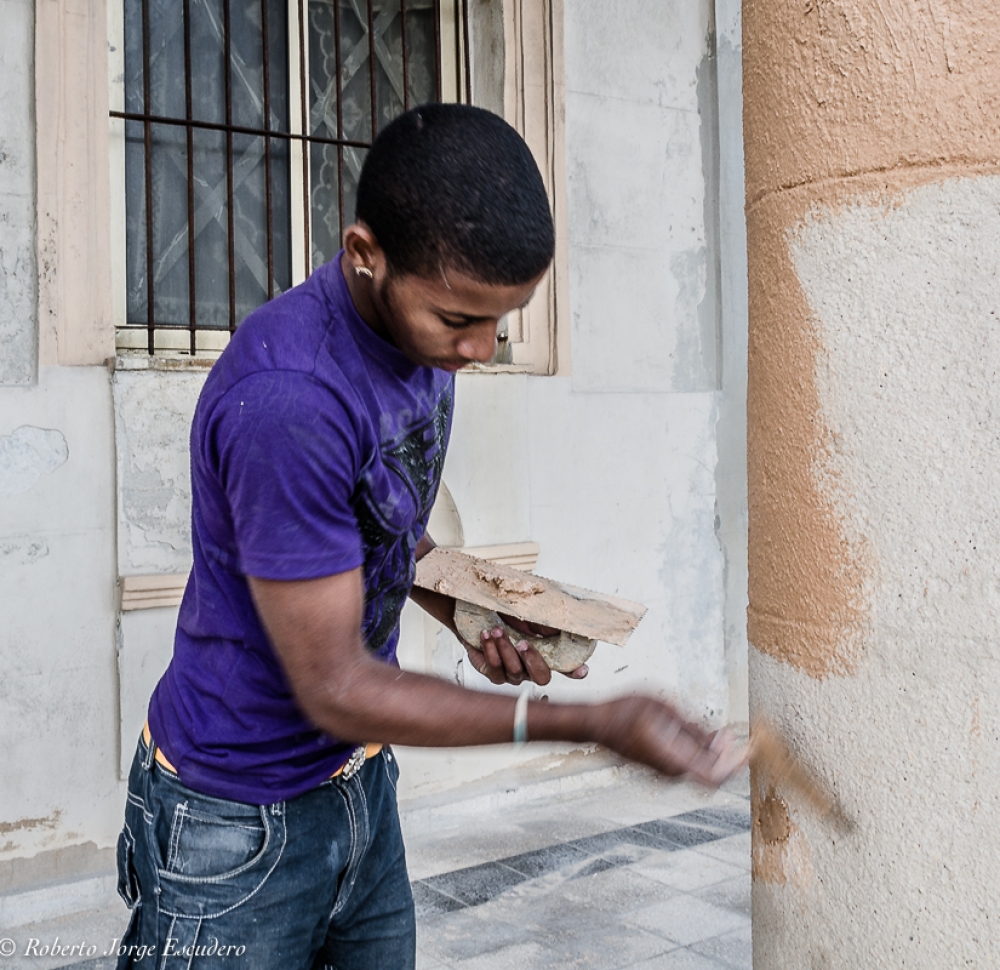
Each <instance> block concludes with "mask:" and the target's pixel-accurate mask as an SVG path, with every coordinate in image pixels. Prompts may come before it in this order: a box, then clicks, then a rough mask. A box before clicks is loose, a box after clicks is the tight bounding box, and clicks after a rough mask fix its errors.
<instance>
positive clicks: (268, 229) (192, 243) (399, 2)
mask: <svg viewBox="0 0 1000 970" xmlns="http://www.w3.org/2000/svg"><path fill="white" fill-rule="evenodd" d="M123 2H125V0H123ZM269 2H270V4H273V3H274V0H259V16H260V25H259V31H260V33H259V36H258V40H259V55H260V63H259V65H257V67H258V68H259V70H260V72H261V74H262V82H263V83H262V87H263V91H262V99H261V100H262V101H263V105H262V108H263V117H262V124H260V125H257V124H249V125H248V124H243V123H240V122H239V121H238V120H237V119H236V118H235V115H234V97H233V85H234V70H235V66H234V61H233V56H234V52H233V23H232V20H233V0H216V3H215V4H214V6H215V7H218V6H221V33H222V37H221V40H222V48H223V68H222V80H223V85H222V86H223V89H224V99H223V100H224V105H223V106H221V107H223V108H224V117H225V120H224V121H211V120H208V119H207V118H196V117H194V115H195V113H196V107H195V103H194V97H193V92H192V88H193V84H194V81H193V79H194V71H193V62H194V59H195V55H194V50H193V40H192V12H193V7H194V6H195V4H200V6H201V7H202V9H203V12H204V11H207V10H208V8H209V0H183V3H182V4H181V5H179V6H180V10H181V13H182V18H183V24H182V26H183V45H182V46H183V64H184V79H183V101H184V108H183V110H184V117H179V116H178V115H177V114H171V113H165V112H163V111H159V110H154V105H153V101H152V90H151V88H152V81H151V70H152V67H153V64H152V56H151V50H152V42H151V38H152V30H153V25H152V23H151V21H152V19H153V16H154V15H156V16H157V17H158V23H157V28H158V29H162V27H161V25H160V23H159V20H162V17H163V14H162V10H163V9H166V8H158V7H156V6H154V5H152V4H151V2H150V0H139V2H138V4H137V5H138V7H139V10H138V11H137V12H138V14H139V16H140V19H141V30H140V33H141V51H139V52H137V53H139V61H140V63H141V70H142V82H141V99H142V103H141V107H142V110H112V111H110V112H109V114H110V117H111V118H113V119H116V120H119V121H121V122H122V123H124V124H127V123H133V124H134V125H139V126H141V137H138V138H137V136H138V134H139V133H138V132H136V133H135V134H134V135H129V134H128V130H127V129H126V130H125V131H124V132H123V137H124V138H125V141H126V144H129V143H135V144H136V145H138V144H139V142H141V151H142V159H141V164H140V169H139V170H141V177H142V182H143V185H142V192H141V196H142V202H143V208H144V210H145V211H144V213H143V214H142V220H141V221H142V222H143V223H144V228H145V238H144V240H143V243H144V245H143V246H142V250H143V252H142V256H143V260H142V261H143V263H144V280H143V281H142V282H144V296H145V304H146V305H145V307H144V308H143V309H144V311H145V312H144V313H143V314H142V318H144V319H143V320H142V322H140V321H139V320H138V319H136V318H135V316H134V314H128V317H129V318H127V320H126V323H125V326H124V327H122V328H121V330H123V331H125V332H129V331H132V332H135V331H142V330H145V332H146V351H147V353H148V354H150V355H153V354H155V353H156V352H157V350H158V349H164V348H158V347H157V342H156V334H157V333H158V332H180V331H187V332H188V333H189V334H190V337H189V340H188V342H187V343H188V348H187V353H189V354H190V355H192V356H194V355H196V354H198V353H199V350H200V349H201V350H204V348H199V345H198V334H199V333H206V332H209V333H216V334H219V333H225V332H227V331H228V333H232V332H233V330H234V329H235V327H236V326H237V324H238V322H239V320H237V304H238V294H237V268H238V264H239V265H240V266H243V265H245V264H243V263H241V262H239V261H238V253H237V239H236V235H237V226H236V216H237V212H236V209H237V204H236V189H237V186H236V184H235V179H234V168H235V155H236V149H235V147H234V136H239V137H241V138H245V139H259V140H260V141H261V142H262V143H263V152H262V161H263V169H264V173H263V179H264V190H263V195H264V211H263V223H264V225H263V229H264V232H263V235H264V243H265V246H266V254H265V266H266V269H265V270H264V273H265V274H266V285H265V286H264V287H263V292H264V293H265V294H266V299H271V298H273V296H274V295H275V294H276V288H277V283H276V256H275V238H276V227H275V221H276V215H275V196H274V192H275V173H274V168H275V165H274V161H275V157H276V156H275V149H274V145H275V144H284V145H286V146H287V148H286V151H287V152H288V153H289V154H288V156H287V159H283V161H284V164H283V166H282V169H281V171H282V172H283V174H284V175H285V177H287V176H288V175H290V173H291V171H292V168H291V166H292V163H293V158H292V155H291V146H293V145H300V146H301V154H302V186H301V187H302V212H301V224H302V238H301V240H300V241H299V242H296V239H294V238H290V239H289V243H288V244H289V245H290V246H291V247H295V246H298V245H301V246H302V248H303V251H304V257H305V258H304V260H303V266H304V272H305V275H306V276H308V274H309V271H310V268H311V266H312V264H313V262H314V259H313V252H312V249H311V246H312V243H311V240H312V232H311V219H312V217H313V206H314V202H313V199H312V197H311V176H312V172H311V171H310V165H311V162H312V161H314V156H313V155H312V149H314V148H315V149H317V150H319V149H322V148H324V147H327V146H329V147H332V148H334V149H335V155H336V183H337V184H336V198H337V208H338V218H337V219H336V220H335V222H337V224H338V225H337V228H339V234H338V235H339V236H342V235H343V230H344V226H345V208H346V202H347V199H346V198H345V184H346V181H347V174H348V172H347V170H348V169H349V168H351V169H353V174H354V177H355V178H356V173H357V168H358V166H359V164H360V162H359V160H358V158H357V156H354V155H352V159H351V164H350V165H348V164H347V159H346V158H345V150H354V151H357V152H363V151H365V150H367V149H368V148H370V147H371V144H372V141H373V140H374V137H375V136H376V135H377V133H378V130H379V127H380V113H382V112H385V111H389V112H390V114H391V113H392V111H393V109H391V107H390V108H387V107H386V105H390V106H391V104H392V103H393V100H392V99H393V98H394V97H395V98H396V101H395V104H397V105H398V107H397V108H396V109H395V110H404V111H405V110H408V109H409V107H411V104H412V102H413V98H414V92H415V88H414V83H415V82H414V79H413V74H412V71H413V49H412V45H413V44H414V43H415V42H417V41H416V35H415V34H414V30H413V25H412V24H410V23H409V19H410V14H411V13H413V12H416V11H418V12H421V13H426V12H427V10H428V8H429V10H430V13H431V21H432V27H431V36H432V38H433V39H432V41H431V43H432V47H431V50H430V51H429V52H425V55H424V56H425V58H426V57H428V56H429V57H430V58H431V59H432V63H433V66H432V70H431V83H432V85H433V87H432V88H431V90H430V91H427V89H426V88H424V91H425V94H424V95H422V96H421V99H422V100H433V99H436V100H441V98H442V88H443V85H442V72H443V70H444V66H445V65H444V62H443V55H442V42H443V36H442V33H443V32H442V17H443V16H444V15H445V10H444V9H443V8H447V10H448V16H449V18H450V21H449V26H450V27H451V28H452V29H453V31H454V34H453V37H454V51H453V52H452V53H453V55H454V57H453V64H454V68H455V91H454V92H452V96H454V97H455V99H456V100H458V101H463V102H466V103H468V102H469V101H470V100H471V99H470V97H469V94H470V90H471V86H472V84H471V80H472V79H471V64H470V61H471V58H470V56H469V43H470V26H469V11H468V0H423V2H420V0H395V9H394V10H393V9H390V4H392V2H393V0H383V2H382V3H381V4H379V6H380V8H381V9H380V11H379V12H378V18H376V2H375V0H320V3H317V0H292V2H293V3H294V4H295V7H294V8H292V9H293V10H294V11H296V12H297V14H298V17H297V31H295V32H296V33H297V34H298V36H297V37H294V36H289V37H288V43H289V44H295V45H296V46H297V47H298V65H297V70H296V69H295V68H293V65H292V62H291V61H286V63H287V67H288V78H287V82H285V81H281V82H280V83H282V84H285V83H287V94H286V97H287V96H288V95H291V92H292V91H293V86H296V81H297V87H298V92H296V93H297V94H298V101H299V104H298V112H297V113H300V116H301V117H300V118H299V119H297V120H299V122H300V130H299V131H295V130H293V129H294V127H295V125H293V124H291V120H292V114H291V113H290V112H291V111H293V110H294V107H295V106H294V103H293V102H294V97H292V98H291V99H290V100H289V102H288V109H287V110H286V115H287V121H288V123H287V124H286V125H280V124H275V118H274V117H273V111H272V97H273V94H274V92H273V90H272V81H273V80H274V77H275V72H274V70H273V66H272V63H271V61H272V49H271V42H272V39H271V37H270V36H269V25H270V22H271V17H270V15H269V9H268V8H269ZM323 3H325V6H326V7H329V8H332V10H331V11H330V12H331V13H332V21H333V25H332V26H333V34H334V38H333V40H334V47H335V56H334V58H333V69H332V71H331V72H330V73H332V74H333V75H334V76H333V78H331V79H330V85H331V86H332V87H333V88H334V91H335V101H336V120H335V122H333V119H331V118H325V117H324V116H321V117H320V118H319V120H318V121H317V120H316V119H315V118H311V114H312V113H313V112H314V111H315V109H316V107H317V105H316V104H315V103H311V102H310V97H309V95H310V93H311V92H310V85H311V82H312V84H313V85H314V84H315V79H313V78H312V77H311V76H310V68H309V67H308V63H309V62H308V60H307V57H308V53H309V44H310V38H311V34H310V30H311V26H310V19H309V18H310V14H311V13H312V12H313V9H314V5H315V6H319V5H320V4H323ZM242 6H249V5H248V4H246V3H244V4H242ZM242 6H241V8H240V9H241V11H242ZM281 6H282V7H284V6H285V5H284V4H281ZM133 9H134V7H133ZM342 9H343V10H351V9H352V10H353V12H354V14H355V16H356V17H357V18H359V23H360V25H361V27H362V28H363V31H364V34H365V35H366V37H365V38H364V39H363V40H362V41H361V42H362V43H363V42H364V41H365V40H366V41H367V60H368V71H367V75H368V77H367V82H368V84H367V87H368V102H369V104H368V107H369V109H370V122H369V125H370V131H369V132H367V134H368V137H367V138H366V137H358V136H355V137H348V136H347V135H346V134H345V119H344V88H345V86H346V83H347V81H350V80H353V79H354V77H355V76H356V71H355V74H352V75H350V76H348V77H347V78H345V66H346V60H347V55H346V52H345V50H344V35H343V24H342ZM291 12H292V11H291V10H290V13H291ZM271 13H272V14H274V13H275V11H272V12H271ZM387 14H388V19H387ZM395 17H398V18H399V24H398V39H397V40H396V41H395V43H396V44H398V57H397V58H396V59H394V60H393V64H395V67H393V64H389V63H388V62H387V61H386V59H385V58H386V53H387V47H386V43H385V41H384V39H383V37H381V36H379V35H378V30H377V27H378V24H379V23H380V22H383V21H384V24H383V26H382V30H383V32H384V31H385V30H386V29H387V27H386V24H389V23H391V22H392V21H393V19H394V18H395ZM451 18H453V19H451ZM137 26H138V25H137ZM289 26H291V25H290V24H289ZM356 26H357V25H356ZM136 46H139V45H138V44H136ZM158 55H159V52H158ZM397 72H398V73H397ZM295 73H297V75H298V77H297V78H296V77H295ZM400 76H401V83H400V82H399V80H398V78H399V77H400ZM425 76H426V75H425ZM244 82H245V79H244ZM400 89H401V90H400ZM380 93H383V95H384V96H383V98H382V99H381V101H380V97H379V95H380ZM136 94H138V92H136ZM428 94H430V95H431V97H430V98H427V95H428ZM158 95H159V97H160V98H161V99H162V98H163V95H162V93H161V92H158ZM126 98H127V95H126ZM132 101H133V104H131V105H130V104H128V103H126V104H125V105H124V106H123V107H125V108H126V109H128V108H133V109H134V107H135V104H134V101H135V98H134V97H133V99H132ZM386 120H388V119H387V117H385V116H384V115H383V117H382V123H383V124H384V123H385V121H386ZM154 126H164V127H165V128H166V129H178V128H179V129H182V130H183V147H182V149H181V150H182V151H184V153H185V155H186V158H185V159H184V162H183V164H182V165H180V167H181V168H182V169H183V172H184V177H185V183H186V184H185V191H184V193H183V195H184V198H183V208H184V209H186V218H187V224H186V227H185V228H184V231H183V232H182V235H183V236H185V237H186V244H187V254H186V255H187V259H186V263H187V265H186V267H185V269H186V276H187V300H186V301H185V302H186V304H187V306H186V310H187V313H186V315H187V317H188V319H187V321H186V322H179V321H177V320H176V319H174V320H169V319H157V317H158V316H162V313H161V314H158V313H157V292H158V291H157V286H158V282H157V277H156V272H157V258H158V257H159V256H161V255H162V254H160V253H158V252H157V238H156V235H155V232H154V228H156V227H155V226H154V212H155V211H156V205H157V203H159V204H160V206H161V207H163V206H165V205H167V204H169V201H170V200H169V199H166V201H165V197H157V198H154V152H155V153H156V154H157V155H158V156H161V157H160V164H161V165H162V163H163V157H165V156H166V153H168V152H170V151H171V148H172V146H171V145H169V144H162V143H156V141H157V140H156V139H155V138H154ZM334 126H335V132H333V133H332V134H330V133H329V129H330V128H331V127H334ZM323 128H326V129H327V133H323V134H321V133H320V131H321V130H322V129H323ZM197 132H216V133H219V134H222V135H223V136H224V142H225V146H224V149H223V156H224V159H225V189H224V197H223V198H224V201H223V202H222V205H221V206H219V208H223V207H224V209H225V216H224V221H225V239H226V257H225V261H224V263H225V274H226V276H227V279H226V284H227V285H226V289H227V290H228V294H227V295H228V320H226V325H225V326H220V325H219V324H218V323H217V324H209V323H206V322H204V321H199V292H198V289H197V286H196V282H197V280H198V279H199V268H200V267H199V258H198V255H199V254H198V246H197V240H196V236H197V233H198V231H199V230H198V228H197V218H196V214H197V211H198V204H197V200H196V197H195V189H196V180H197V177H198V174H199V173H198V171H197V170H196V164H195V158H196V143H195V142H196V140H195V135H196V133H197ZM202 150H204V148H203V149H202ZM209 150H210V151H211V150H212V149H211V147H210V148H209ZM248 151H249V150H248ZM175 159H176V156H175ZM136 161H138V160H136ZM259 161H260V160H258V161H257V162H253V163H252V164H253V166H256V165H257V164H258V163H259ZM328 161H329V160H328ZM323 164H324V165H325V164H327V163H323ZM139 170H137V174H138V171H139ZM157 174H158V175H159V176H160V178H161V181H162V178H163V173H162V172H158V173H157ZM278 178H279V179H280V178H281V175H279V176H278ZM202 180H203V181H204V178H203V179H202ZM160 191H161V192H162V191H165V190H163V189H162V188H161V189H160ZM285 198H287V199H288V201H291V199H290V196H285ZM177 201H178V202H181V198H180V193H178V195H177ZM203 205H204V203H203ZM331 215H332V214H331ZM126 218H128V213H126ZM244 239H245V237H244ZM136 242H138V240H136ZM175 242H176V239H175ZM137 255H138V254H137ZM208 275H210V274H208ZM257 281H258V283H260V282H261V280H260V278H259V277H258V278H257ZM140 290H141V284H140ZM142 295H143V294H142V293H141V291H140V293H139V297H138V299H140V300H141V297H142ZM175 302H176V301H175ZM220 322H221V321H220ZM175 349H177V348H176V347H175Z"/></svg>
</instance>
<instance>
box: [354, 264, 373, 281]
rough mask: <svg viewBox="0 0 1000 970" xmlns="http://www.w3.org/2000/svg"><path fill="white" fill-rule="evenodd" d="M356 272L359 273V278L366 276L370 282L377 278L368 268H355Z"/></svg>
mask: <svg viewBox="0 0 1000 970" xmlns="http://www.w3.org/2000/svg"><path fill="white" fill-rule="evenodd" d="M354 272H355V273H357V275H358V276H365V277H367V278H368V279H370V280H371V279H374V278H375V275H374V273H372V271H371V270H370V269H369V268H368V267H367V266H355V267H354Z"/></svg>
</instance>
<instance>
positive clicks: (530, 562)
mask: <svg viewBox="0 0 1000 970" xmlns="http://www.w3.org/2000/svg"><path fill="white" fill-rule="evenodd" d="M461 551H462V552H466V553H468V554H469V555H470V556H477V557H478V558H480V559H489V560H490V562H495V563H499V564H500V565H503V566H511V567H513V568H514V569H523V570H525V571H526V572H529V573H530V572H531V571H532V570H534V568H535V566H536V565H537V563H538V556H539V553H540V552H541V551H542V547H541V545H540V544H539V543H537V542H507V543H502V544H500V545H495V546H471V547H469V548H463V549H462V550H461ZM188 575H189V573H187V572H183V573H159V574H154V575H145V576H121V577H119V580H118V586H119V590H120V591H121V610H122V612H123V613H127V612H130V611H131V610H153V609H159V608H167V609H174V608H176V607H178V606H180V605H181V599H182V598H183V597H184V590H185V588H186V587H187V581H188Z"/></svg>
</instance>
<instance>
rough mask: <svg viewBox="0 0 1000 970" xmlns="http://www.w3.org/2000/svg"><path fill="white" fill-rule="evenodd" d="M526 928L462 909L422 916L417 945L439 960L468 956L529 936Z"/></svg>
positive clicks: (510, 944)
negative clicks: (434, 915)
mask: <svg viewBox="0 0 1000 970" xmlns="http://www.w3.org/2000/svg"><path fill="white" fill-rule="evenodd" d="M530 936H531V934H530V933H526V932H525V929H524V928H522V927H518V926H513V925H511V924H510V923H506V922H504V921H502V920H497V919H492V920H484V919H483V918H482V917H481V916H479V915H478V911H477V910H476V909H463V910H460V911H457V912H454V913H445V914H443V915H440V916H436V917H434V918H432V919H425V920H422V921H421V922H420V923H419V924H418V926H417V945H418V946H419V947H420V949H421V950H422V951H423V952H424V953H426V954H427V955H428V956H429V957H431V958H433V959H435V960H437V961H438V962H439V963H446V964H448V963H454V962H456V961H459V960H468V959H471V958H472V957H477V956H480V955H482V954H484V953H492V952H493V951H495V950H501V949H503V948H504V947H507V946H512V945H513V944H516V943H523V942H524V941H525V938H526V937H530Z"/></svg>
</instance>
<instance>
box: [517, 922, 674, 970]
mask: <svg viewBox="0 0 1000 970" xmlns="http://www.w3.org/2000/svg"><path fill="white" fill-rule="evenodd" d="M541 942H542V944H543V945H544V946H545V949H546V951H547V952H548V953H550V954H552V956H553V957H554V959H555V961H556V965H559V966H566V967H600V968H602V970H620V968H631V967H634V966H636V964H641V963H642V962H643V961H645V960H648V959H649V958H650V957H654V956H657V955H658V954H661V953H665V952H667V950H671V949H673V948H674V944H673V943H671V942H670V941H669V940H665V939H663V937H661V936H657V935H656V934H655V933H647V932H646V931H644V930H637V929H630V930H628V931H623V927H622V926H621V924H620V923H617V922H613V923H610V924H606V925H603V926H601V925H598V926H595V925H594V924H593V923H591V924H590V925H588V926H580V927H577V928H575V929H574V931H573V932H569V933H566V932H563V933H551V934H549V935H547V936H545V937H542V938H541ZM536 970H538V968H536Z"/></svg>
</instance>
